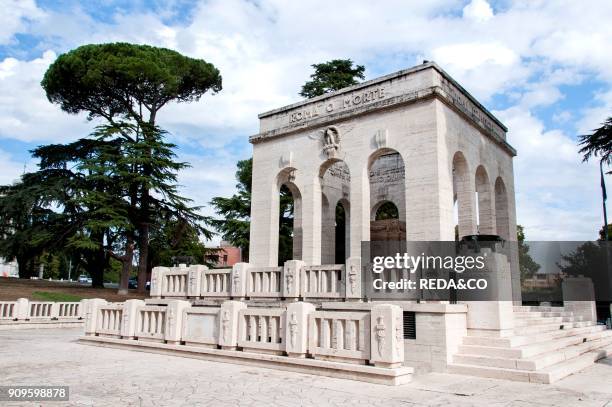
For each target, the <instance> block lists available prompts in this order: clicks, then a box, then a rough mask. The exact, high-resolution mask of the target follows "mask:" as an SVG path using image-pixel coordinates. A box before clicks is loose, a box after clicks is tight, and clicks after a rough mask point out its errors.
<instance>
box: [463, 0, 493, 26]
mask: <svg viewBox="0 0 612 407" xmlns="http://www.w3.org/2000/svg"><path fill="white" fill-rule="evenodd" d="M463 18H465V19H468V20H473V21H478V22H484V21H488V20H490V19H491V18H493V9H492V8H491V6H490V5H489V3H488V2H487V1H486V0H472V1H471V2H470V3H469V4H468V5H467V6H465V7H464V8H463Z"/></svg>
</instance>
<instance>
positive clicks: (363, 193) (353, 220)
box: [346, 163, 370, 257]
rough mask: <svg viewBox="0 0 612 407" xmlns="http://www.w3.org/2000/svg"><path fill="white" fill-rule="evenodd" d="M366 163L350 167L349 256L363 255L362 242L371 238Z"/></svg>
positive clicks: (368, 180)
mask: <svg viewBox="0 0 612 407" xmlns="http://www.w3.org/2000/svg"><path fill="white" fill-rule="evenodd" d="M365 167H366V165H365V164H364V163H360V165H354V166H351V167H350V171H351V190H350V203H351V215H350V219H349V222H350V238H349V241H350V251H349V252H347V253H346V256H347V257H361V242H362V241H369V240H370V179H369V178H368V170H367V168H365Z"/></svg>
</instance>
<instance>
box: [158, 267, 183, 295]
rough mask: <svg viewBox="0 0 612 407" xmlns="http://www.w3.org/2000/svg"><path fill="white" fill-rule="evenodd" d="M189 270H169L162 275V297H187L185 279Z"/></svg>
mask: <svg viewBox="0 0 612 407" xmlns="http://www.w3.org/2000/svg"><path fill="white" fill-rule="evenodd" d="M188 274H189V270H187V269H179V270H170V271H168V272H166V273H164V274H163V278H162V295H163V296H164V297H166V298H169V297H187V296H188V293H187V278H188Z"/></svg>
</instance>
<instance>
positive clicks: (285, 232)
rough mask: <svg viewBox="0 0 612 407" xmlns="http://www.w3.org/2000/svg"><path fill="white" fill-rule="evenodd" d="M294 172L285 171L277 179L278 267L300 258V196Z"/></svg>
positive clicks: (290, 170)
mask: <svg viewBox="0 0 612 407" xmlns="http://www.w3.org/2000/svg"><path fill="white" fill-rule="evenodd" d="M294 171H295V170H292V169H285V170H283V171H282V172H281V173H280V174H279V177H278V184H279V187H278V194H279V211H278V212H279V213H278V216H279V217H278V265H279V266H282V265H283V264H284V263H285V262H286V261H287V260H300V259H301V258H302V195H301V194H300V191H299V189H298V187H297V186H296V185H295V184H294V183H293V179H294V177H295V172H294Z"/></svg>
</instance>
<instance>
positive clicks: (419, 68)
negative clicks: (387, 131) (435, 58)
mask: <svg viewBox="0 0 612 407" xmlns="http://www.w3.org/2000/svg"><path fill="white" fill-rule="evenodd" d="M436 66H437V65H436V64H435V63H434V62H426V63H424V64H420V65H416V66H413V67H412V68H408V69H402V70H401V71H397V72H393V73H390V74H387V75H383V76H379V77H378V78H374V79H369V80H367V81H364V82H360V83H358V84H356V85H352V86H348V87H346V88H342V89H339V90H336V91H334V92H330V93H326V94H324V95H320V96H315V97H313V98H310V99H303V100H300V101H299V102H295V103H292V104H290V105H286V106H283V107H279V108H276V109H273V110H268V111H267V112H263V113H260V114H259V115H258V117H259V118H260V119H262V118H264V117H268V116H272V115H274V114H277V113H280V112H284V111H286V110H291V109H295V108H296V107H300V106H304V105H308V104H310V103H313V102H318V101H320V100H325V99H328V98H330V97H334V96H337V95H341V94H343V93H348V92H352V91H354V90H357V89H361V88H365V87H368V86H370V85H374V84H377V83H380V82H384V81H387V80H389V79H393V78H397V77H399V76H403V75H406V74H409V73H414V72H418V71H422V70H424V69H427V68H433V67H436ZM438 70H440V69H439V68H438Z"/></svg>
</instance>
